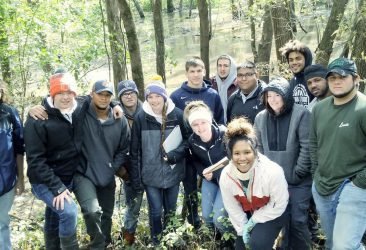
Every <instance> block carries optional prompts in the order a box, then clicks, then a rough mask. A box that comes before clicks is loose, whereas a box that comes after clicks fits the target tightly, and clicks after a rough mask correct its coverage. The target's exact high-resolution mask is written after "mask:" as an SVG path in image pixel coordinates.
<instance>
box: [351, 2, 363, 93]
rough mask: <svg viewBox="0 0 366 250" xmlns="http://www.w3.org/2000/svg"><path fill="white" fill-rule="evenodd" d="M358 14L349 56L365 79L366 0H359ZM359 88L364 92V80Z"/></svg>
mask: <svg viewBox="0 0 366 250" xmlns="http://www.w3.org/2000/svg"><path fill="white" fill-rule="evenodd" d="M358 10H359V12H360V14H359V15H356V18H358V20H357V23H356V29H355V30H357V32H356V35H355V40H354V43H353V49H352V54H351V58H352V59H353V60H354V61H355V63H356V65H357V73H358V75H359V76H360V77H361V79H366V25H365V24H366V2H365V0H361V1H360V2H359V8H358ZM360 87H361V88H360V90H361V91H362V92H364V90H365V82H363V83H362V85H361V86H360Z"/></svg>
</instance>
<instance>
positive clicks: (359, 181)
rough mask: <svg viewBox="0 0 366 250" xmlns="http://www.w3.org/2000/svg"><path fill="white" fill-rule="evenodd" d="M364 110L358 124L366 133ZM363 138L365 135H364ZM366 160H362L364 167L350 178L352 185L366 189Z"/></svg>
mask: <svg viewBox="0 0 366 250" xmlns="http://www.w3.org/2000/svg"><path fill="white" fill-rule="evenodd" d="M365 113H366V112H362V116H361V117H362V118H361V122H360V126H361V130H362V132H363V134H364V135H365V134H366V116H365ZM364 138H365V137H364ZM365 164H366V162H364V167H363V170H361V171H359V172H358V173H357V174H356V176H355V177H354V178H353V179H352V183H353V184H354V185H356V186H357V187H360V188H363V189H366V167H365Z"/></svg>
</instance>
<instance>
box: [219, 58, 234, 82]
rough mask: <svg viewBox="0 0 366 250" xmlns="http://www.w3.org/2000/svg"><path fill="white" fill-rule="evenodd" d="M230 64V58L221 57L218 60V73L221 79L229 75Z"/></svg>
mask: <svg viewBox="0 0 366 250" xmlns="http://www.w3.org/2000/svg"><path fill="white" fill-rule="evenodd" d="M230 65H231V63H230V60H229V59H219V60H218V61H217V74H218V75H219V77H220V78H221V79H225V78H226V77H227V76H228V75H229V73H230Z"/></svg>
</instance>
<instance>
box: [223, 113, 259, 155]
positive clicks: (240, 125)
mask: <svg viewBox="0 0 366 250" xmlns="http://www.w3.org/2000/svg"><path fill="white" fill-rule="evenodd" d="M224 139H225V143H226V145H227V151H228V156H229V157H230V158H231V154H232V153H231V152H232V149H233V147H234V145H235V144H236V143H237V142H238V141H241V140H244V141H246V142H248V143H249V145H250V147H251V148H252V150H253V152H254V153H255V154H257V136H256V134H255V131H254V128H253V125H252V124H251V123H250V122H249V120H248V119H247V118H244V117H240V118H236V119H234V120H232V121H231V122H230V123H229V124H228V125H227V130H226V132H225V138H224Z"/></svg>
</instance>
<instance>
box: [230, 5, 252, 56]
mask: <svg viewBox="0 0 366 250" xmlns="http://www.w3.org/2000/svg"><path fill="white" fill-rule="evenodd" d="M232 4H233V3H232ZM253 4H254V1H253V0H249V1H248V7H249V9H251V8H252V7H253ZM255 33H256V32H255V22H254V16H253V14H251V15H250V47H251V48H252V53H253V57H254V62H256V61H257V57H258V51H257V47H256V37H255V35H256V34H255Z"/></svg>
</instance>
